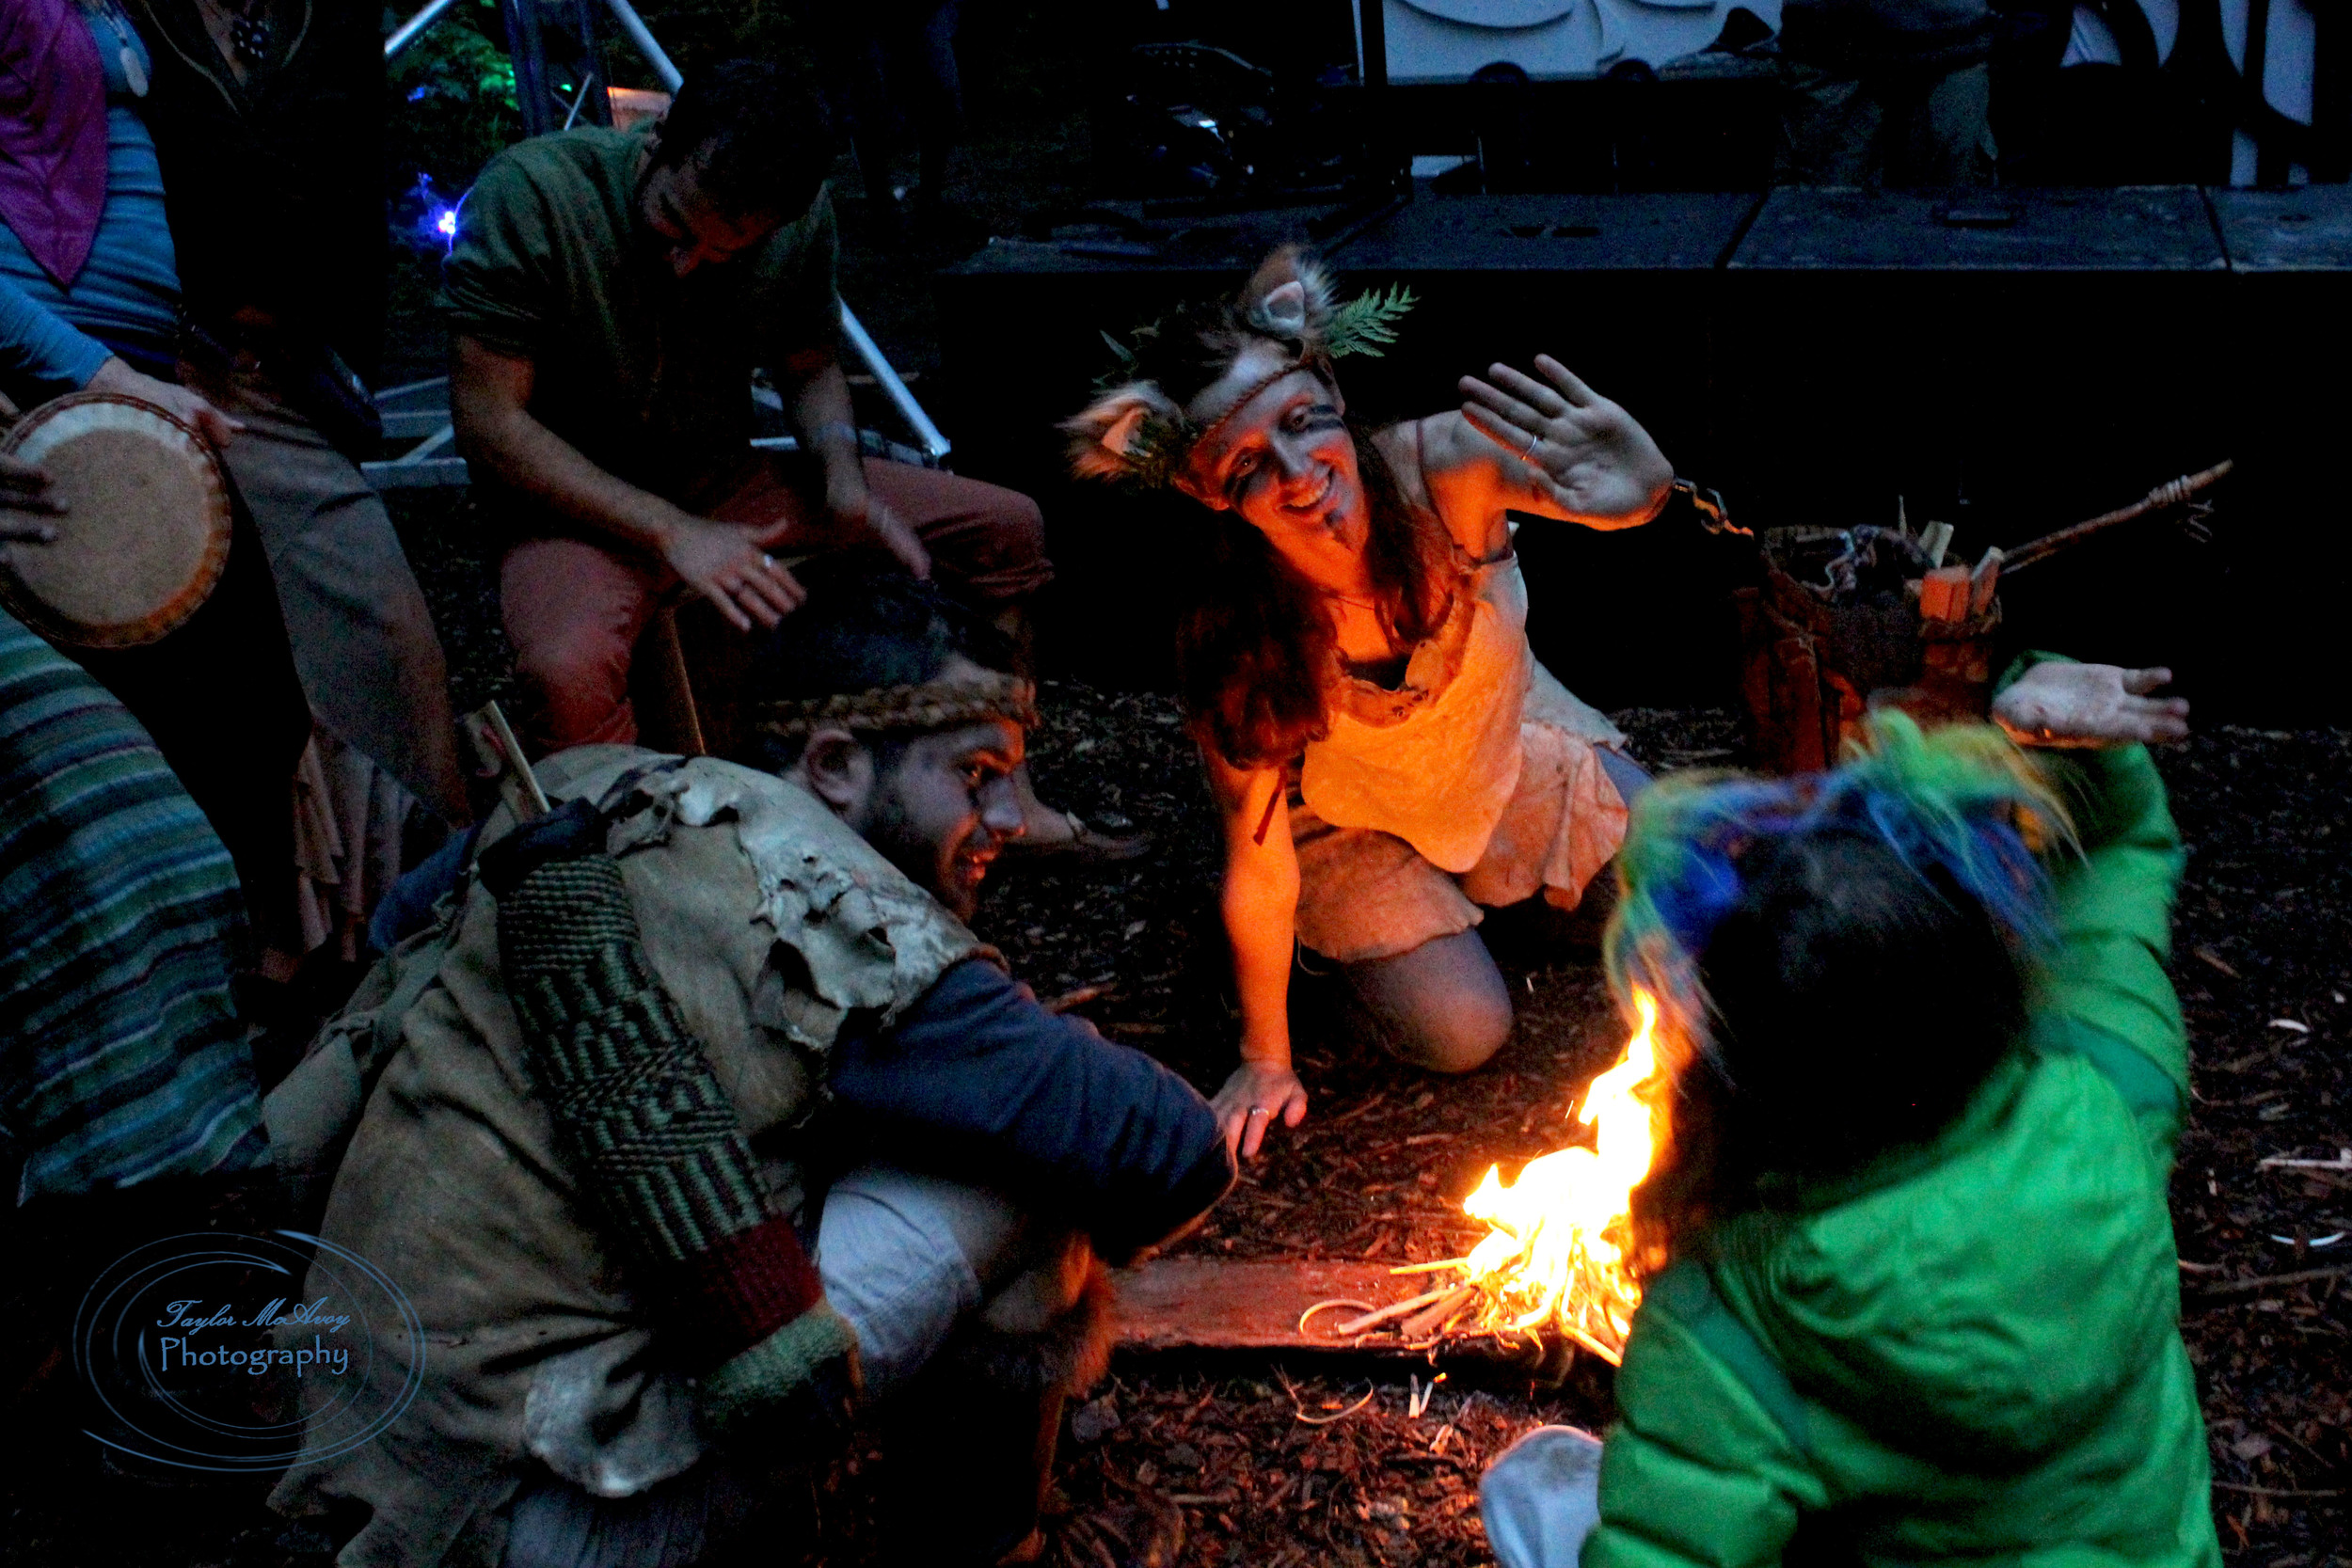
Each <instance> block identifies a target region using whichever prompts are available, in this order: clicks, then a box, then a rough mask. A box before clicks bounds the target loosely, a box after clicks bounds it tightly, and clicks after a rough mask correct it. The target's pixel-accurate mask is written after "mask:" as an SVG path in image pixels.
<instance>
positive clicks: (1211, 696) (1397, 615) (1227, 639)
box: [1134, 253, 1451, 768]
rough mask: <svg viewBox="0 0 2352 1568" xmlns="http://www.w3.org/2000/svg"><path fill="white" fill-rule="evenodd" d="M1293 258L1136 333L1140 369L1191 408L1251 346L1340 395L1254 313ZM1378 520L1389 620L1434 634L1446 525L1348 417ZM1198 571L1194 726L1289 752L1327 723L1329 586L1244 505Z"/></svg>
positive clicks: (1373, 550)
mask: <svg viewBox="0 0 2352 1568" xmlns="http://www.w3.org/2000/svg"><path fill="white" fill-rule="evenodd" d="M1293 266H1295V258H1294V257H1292V256H1291V255H1290V254H1289V253H1284V254H1282V255H1281V256H1279V257H1278V258H1277V260H1276V261H1271V262H1269V263H1268V264H1267V266H1266V267H1265V268H1263V269H1261V270H1260V273H1259V275H1258V276H1257V277H1253V278H1252V279H1251V280H1250V282H1249V285H1248V288H1246V289H1245V290H1244V291H1243V293H1242V295H1241V297H1239V298H1228V299H1222V300H1216V301H1210V302H1204V303H1200V304H1195V305H1191V306H1187V307H1185V308H1184V309H1182V310H1180V311H1179V312H1178V313H1177V314H1176V315H1175V316H1174V317H1173V318H1171V319H1169V320H1167V321H1164V322H1161V323H1160V324H1159V325H1157V326H1155V327H1154V328H1152V330H1151V331H1149V332H1147V333H1144V334H1141V335H1140V336H1139V337H1138V338H1137V340H1136V350H1135V352H1136V365H1135V367H1134V369H1135V371H1136V373H1137V374H1138V375H1140V376H1142V377H1144V378H1146V379H1148V380H1151V381H1152V382H1155V383H1157V384H1158V385H1159V387H1160V388H1162V389H1163V390H1164V391H1165V392H1166V393H1167V394H1168V396H1169V397H1170V398H1172V399H1173V400H1174V401H1175V402H1176V403H1177V404H1180V405H1183V404H1190V403H1191V401H1192V400H1193V399H1194V398H1196V397H1198V396H1200V393H1201V392H1202V391H1203V390H1204V389H1205V388H1208V387H1210V386H1212V385H1214V384H1215V383H1216V381H1217V380H1218V379H1219V378H1220V377H1222V376H1223V375H1224V374H1225V372H1227V371H1228V370H1230V369H1231V368H1232V364H1233V361H1234V360H1235V359H1237V358H1239V357H1240V356H1241V355H1242V354H1243V352H1244V351H1246V350H1247V349H1248V346H1249V345H1250V343H1251V342H1253V341H1271V342H1275V343H1277V344H1279V346H1280V347H1282V348H1283V349H1284V350H1286V351H1287V352H1289V353H1291V354H1293V355H1297V356H1303V357H1304V359H1305V363H1306V366H1307V368H1308V369H1310V370H1312V371H1313V372H1315V374H1317V375H1318V376H1321V377H1322V378H1323V380H1324V382H1325V384H1326V385H1328V386H1331V387H1332V388H1333V390H1334V391H1336V390H1337V384H1336V383H1335V382H1334V381H1333V380H1332V375H1331V368H1330V364H1329V362H1328V361H1327V360H1325V359H1323V358H1321V357H1320V356H1315V355H1311V354H1309V353H1308V352H1307V345H1306V344H1305V343H1304V342H1303V341H1285V340H1282V339H1279V338H1269V337H1268V336H1267V334H1266V333H1265V332H1264V331H1263V330H1262V329H1261V328H1259V327H1257V326H1254V325H1251V323H1250V321H1249V315H1248V310H1249V302H1250V301H1251V300H1252V299H1254V298H1255V297H1257V296H1258V295H1260V294H1262V293H1264V292H1266V291H1267V290H1269V289H1271V288H1273V287H1275V286H1276V285H1278V284H1279V283H1280V282H1282V281H1284V280H1286V279H1287V278H1288V277H1291V276H1293V274H1292V273H1291V272H1290V271H1289V270H1288V269H1289V268H1291V267H1293ZM1347 429H1348V437H1349V439H1350V440H1352V441H1353V442H1354V443H1355V447H1356V466H1357V470H1358V473H1359V476H1360V478H1361V482H1362V484H1363V490H1364V501H1365V505H1366V509H1367V511H1368V512H1369V513H1370V516H1371V528H1370V533H1369V537H1368V538H1367V539H1366V541H1365V545H1364V560H1365V564H1366V565H1367V566H1368V567H1369V568H1370V571H1371V575H1372V581H1373V590H1374V594H1375V597H1376V602H1377V605H1378V609H1379V612H1380V615H1381V618H1382V620H1383V621H1384V622H1385V623H1386V624H1387V625H1388V626H1389V628H1390V631H1391V635H1392V636H1394V637H1395V638H1396V639H1397V640H1398V641H1403V642H1413V641H1419V640H1420V639H1422V638H1423V637H1426V636H1427V635H1429V633H1430V631H1431V630H1432V629H1433V628H1434V627H1435V626H1436V625H1437V623H1438V621H1439V620H1441V619H1442V618H1443V617H1444V614H1445V610H1446V606H1447V603H1448V596H1447V593H1446V589H1447V588H1448V587H1449V586H1450V579H1449V577H1448V574H1447V573H1446V572H1445V570H1444V565H1445V562H1446V561H1447V558H1448V556H1449V555H1450V553H1451V552H1450V549H1449V538H1448V535H1447V533H1446V531H1445V525H1444V524H1443V523H1441V522H1440V521H1438V518H1437V517H1436V516H1434V515H1431V514H1430V513H1429V512H1428V511H1427V510H1426V509H1425V508H1422V507H1417V506H1414V505H1413V504H1412V503H1411V502H1409V501H1408V500H1406V496H1405V491H1404V488H1403V486H1402V485H1400V484H1399V483H1398V482H1397V477H1396V473H1395V471H1394V470H1393V469H1392V468H1391V467H1389V462H1388V459H1387V458H1386V457H1385V456H1384V455H1383V454H1382V453H1381V451H1380V448H1379V446H1378V444H1377V443H1376V442H1375V440H1374V439H1373V432H1372V429H1371V428H1370V427H1369V426H1366V425H1363V424H1360V423H1359V422H1358V421H1356V420H1352V419H1351V420H1349V421H1348V427H1347ZM1203 535H1204V537H1203V539H1202V547H1201V548H1200V551H1199V552H1198V554H1197V556H1195V557H1194V558H1193V564H1194V565H1195V567H1196V569H1195V570H1193V571H1190V572H1186V573H1184V575H1183V578H1182V587H1181V597H1180V603H1179V608H1178V614H1177V622H1176V672H1177V687H1178V691H1179V694H1180V696H1181V698H1182V700H1183V702H1184V713H1185V717H1186V718H1187V720H1188V721H1190V723H1191V726H1192V729H1193V733H1194V734H1195V735H1196V736H1198V737H1200V740H1201V741H1202V743H1203V744H1206V745H1208V746H1212V747H1214V748H1215V749H1216V752H1217V753H1218V754H1219V755H1220V756H1222V757H1224V758H1225V760H1226V761H1227V762H1228V763H1230V764H1232V766H1234V767H1236V768H1265V767H1271V766H1275V765H1279V764H1280V763H1283V762H1287V761H1289V760H1290V759H1291V758H1292V757H1295V756H1296V755H1297V754H1298V752H1299V751H1300V749H1301V748H1303V747H1304V746H1305V745H1306V744H1307V743H1308V742H1309V741H1311V740H1316V739H1320V738H1321V737H1322V736H1323V735H1324V733H1325V731H1326V729H1327V716H1326V701H1327V689H1328V686H1329V682H1330V678H1331V674H1332V672H1333V668H1334V664H1335V661H1336V657H1337V655H1336V650H1335V644H1336V642H1337V640H1338V624H1337V621H1336V619H1335V618H1334V616H1333V615H1332V612H1331V606H1330V603H1329V601H1328V599H1327V598H1326V597H1325V595H1324V594H1322V593H1321V592H1320V591H1319V590H1317V589H1316V588H1315V586H1314V585H1313V584H1312V583H1311V582H1309V581H1308V580H1307V579H1306V578H1304V577H1302V576H1301V575H1300V574H1299V573H1298V571H1297V570H1296V569H1295V567H1293V566H1292V565H1291V564H1290V563H1289V562H1286V561H1284V560H1283V559H1282V556H1281V553H1280V552H1279V550H1277V549H1276V548H1275V547H1274V546H1273V545H1272V543H1271V542H1269V541H1268V540H1267V539H1266V537H1265V535H1264V534H1263V533H1261V532H1259V531H1258V530H1257V528H1256V527H1255V526H1253V525H1252V524H1250V523H1249V522H1248V521H1246V520H1245V519H1244V518H1243V517H1242V516H1241V515H1239V514H1238V513H1233V512H1211V513H1209V514H1208V515H1207V519H1206V522H1205V524H1204V525H1203Z"/></svg>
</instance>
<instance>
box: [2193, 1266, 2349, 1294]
mask: <svg viewBox="0 0 2352 1568" xmlns="http://www.w3.org/2000/svg"><path fill="white" fill-rule="evenodd" d="M2347 1274H2352V1263H2338V1264H2337V1265H2336V1266H2335V1267H2334V1268H2331V1269H2297V1270H2296V1272H2295V1273H2293V1274H2265V1275H2255V1276H2254V1277H2253V1278H2251V1279H2217V1280H2215V1281H2213V1282H2212V1283H2211V1284H2206V1283H2204V1282H2202V1281H2199V1282H2198V1283H2197V1289H2199V1290H2200V1291H2203V1292H2204V1293H2205V1294H2207V1295H2209V1296H2232V1295H2237V1294H2240V1293H2241V1292H2243V1291H2260V1290H2263V1289H2265V1288H2266V1287H2268V1286H2272V1285H2311V1284H2315V1283H2317V1282H2318V1281H2320V1280H2322V1279H2335V1278H2338V1277H2340V1276H2342V1275H2347Z"/></svg>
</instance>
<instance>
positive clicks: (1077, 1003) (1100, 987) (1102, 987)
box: [1043, 976, 1119, 1013]
mask: <svg viewBox="0 0 2352 1568" xmlns="http://www.w3.org/2000/svg"><path fill="white" fill-rule="evenodd" d="M1118 989H1119V981H1118V978H1117V977H1116V976H1114V977H1112V978H1111V979H1108V980H1104V981H1100V982H1098V983H1096V984H1094V985H1091V986H1080V987H1079V988H1078V989H1077V990H1066V991H1064V992H1062V993H1061V994H1060V995H1059V996H1057V997H1055V998H1054V999H1053V1000H1052V1001H1051V1002H1047V1003H1045V1004H1043V1006H1044V1008H1045V1010H1046V1011H1047V1012H1049V1013H1066V1012H1068V1011H1069V1010H1070V1009H1071V1008H1073V1007H1083V1006H1086V1005H1087V1004H1088V1003H1089V1002H1100V1001H1101V1000H1103V998H1104V997H1105V996H1108V995H1109V994H1110V993H1111V992H1113V991H1115V990H1118Z"/></svg>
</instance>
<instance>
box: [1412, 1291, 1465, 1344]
mask: <svg viewBox="0 0 2352 1568" xmlns="http://www.w3.org/2000/svg"><path fill="white" fill-rule="evenodd" d="M1477 1294H1478V1287H1477V1286H1475V1285H1457V1286H1455V1287H1454V1289H1453V1290H1451V1291H1447V1292H1446V1293H1445V1294H1444V1295H1442V1296H1440V1297H1438V1300H1437V1301H1436V1302H1435V1303H1433V1304H1432V1305H1430V1306H1428V1307H1423V1308H1422V1309H1421V1310H1420V1311H1418V1312H1416V1313H1414V1314H1413V1315H1412V1316H1411V1317H1409V1318H1407V1319H1406V1320H1405V1322H1404V1323H1401V1324H1400V1325H1398V1328H1397V1333H1398V1334H1400V1335H1402V1336H1403V1337H1404V1338H1407V1339H1423V1338H1428V1337H1429V1336H1430V1335H1432V1334H1434V1333H1436V1332H1437V1331H1438V1329H1439V1328H1441V1327H1443V1326H1444V1325H1445V1322H1446V1320H1447V1319H1448V1318H1451V1317H1453V1316H1454V1313H1456V1312H1459V1311H1460V1310H1461V1309H1462V1308H1463V1307H1465V1306H1467V1305H1468V1304H1469V1303H1470V1300H1471V1299H1472V1298H1473V1297H1475V1296H1476V1295H1477Z"/></svg>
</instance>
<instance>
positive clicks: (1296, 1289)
mask: <svg viewBox="0 0 2352 1568" xmlns="http://www.w3.org/2000/svg"><path fill="white" fill-rule="evenodd" d="M1118 1281H1119V1306H1120V1325H1119V1343H1120V1349H1122V1350H1180V1349H1181V1350H1284V1351H1295V1350H1359V1349H1360V1350H1363V1351H1376V1350H1377V1349H1378V1348H1379V1347H1378V1346H1376V1345H1365V1346H1361V1347H1358V1346H1356V1345H1355V1344H1353V1343H1352V1342H1351V1341H1349V1340H1345V1339H1340V1338H1334V1337H1333V1336H1332V1334H1331V1329H1332V1327H1333V1326H1334V1325H1336V1324H1338V1323H1345V1322H1347V1321H1348V1320H1349V1319H1350V1318H1355V1317H1360V1316H1361V1315H1362V1312H1361V1310H1360V1309H1359V1310H1350V1309H1348V1308H1346V1307H1333V1308H1330V1309H1328V1310H1326V1311H1323V1312H1318V1313H1317V1314H1315V1317H1314V1321H1313V1322H1311V1323H1309V1324H1308V1325H1307V1329H1306V1331H1305V1332H1303V1333H1302V1332H1301V1331H1300V1330H1299V1326H1298V1318H1299V1314H1300V1313H1302V1312H1304V1311H1306V1310H1307V1308H1308V1307H1312V1306H1313V1305H1314V1304H1315V1303H1316V1302H1319V1301H1328V1300H1330V1299H1332V1298H1334V1297H1342V1298H1345V1299H1347V1300H1350V1301H1359V1302H1365V1303H1368V1304H1369V1305H1371V1306H1374V1307H1385V1306H1387V1305H1388V1304H1389V1303H1391V1302H1392V1301H1402V1300H1404V1299H1405V1298H1406V1297H1407V1296H1412V1295H1419V1294H1420V1293H1421V1292H1422V1291H1425V1290H1427V1289H1429V1287H1430V1285H1431V1283H1432V1281H1431V1279H1430V1277H1429V1276H1428V1275H1392V1274H1391V1273H1390V1272H1389V1269H1388V1265H1386V1264H1384V1263H1351V1262H1321V1261H1308V1260H1304V1259H1276V1260H1272V1261H1266V1262H1230V1261H1226V1260H1223V1259H1215V1258H1157V1259H1152V1261H1151V1262H1148V1263H1146V1264H1144V1265H1143V1266H1142V1267H1141V1268H1136V1269H1123V1270H1121V1271H1120V1273H1119V1275H1118Z"/></svg>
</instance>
